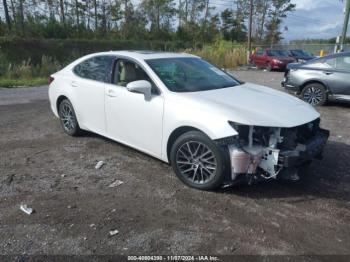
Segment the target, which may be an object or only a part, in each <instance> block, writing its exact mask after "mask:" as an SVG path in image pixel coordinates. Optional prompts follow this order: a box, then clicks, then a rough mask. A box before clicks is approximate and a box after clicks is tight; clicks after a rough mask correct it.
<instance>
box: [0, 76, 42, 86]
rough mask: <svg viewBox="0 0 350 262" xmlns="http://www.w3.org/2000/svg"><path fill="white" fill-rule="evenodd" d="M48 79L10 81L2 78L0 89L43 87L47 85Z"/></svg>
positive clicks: (0, 79)
mask: <svg viewBox="0 0 350 262" xmlns="http://www.w3.org/2000/svg"><path fill="white" fill-rule="evenodd" d="M47 81H48V80H47V78H42V77H38V78H32V79H9V78H0V87H6V88H10V87H23V86H41V85H47Z"/></svg>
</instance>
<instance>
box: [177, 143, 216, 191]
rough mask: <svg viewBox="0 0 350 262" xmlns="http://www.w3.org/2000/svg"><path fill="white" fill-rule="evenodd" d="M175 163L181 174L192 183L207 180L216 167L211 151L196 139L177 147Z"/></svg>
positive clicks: (212, 176)
mask: <svg viewBox="0 0 350 262" xmlns="http://www.w3.org/2000/svg"><path fill="white" fill-rule="evenodd" d="M176 164H177V167H178V169H179V171H180V173H181V174H182V176H183V177H184V178H185V179H186V180H188V181H189V182H191V183H194V184H205V183H207V182H209V181H210V180H212V179H213V178H214V176H215V174H216V169H217V161H216V158H215V155H214V153H213V151H212V150H211V149H210V148H209V147H207V146H206V145H205V144H203V143H200V142H198V141H188V142H186V143H184V144H182V145H181V146H180V147H179V149H178V150H177V153H176Z"/></svg>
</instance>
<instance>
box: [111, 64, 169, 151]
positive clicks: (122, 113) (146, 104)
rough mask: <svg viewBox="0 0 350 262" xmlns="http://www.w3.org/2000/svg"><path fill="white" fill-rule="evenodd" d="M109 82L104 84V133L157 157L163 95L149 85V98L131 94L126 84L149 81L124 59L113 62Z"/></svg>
mask: <svg viewBox="0 0 350 262" xmlns="http://www.w3.org/2000/svg"><path fill="white" fill-rule="evenodd" d="M113 75H114V77H113V81H112V82H113V83H112V84H108V85H106V89H105V106H106V122H107V134H108V136H109V137H111V138H112V139H115V140H117V141H119V142H121V143H125V144H127V145H129V146H132V147H134V148H137V149H139V150H141V151H144V152H146V153H148V154H150V155H153V156H156V157H159V156H160V155H161V142H162V126H163V104H164V101H163V96H162V94H161V93H160V91H159V90H158V89H157V88H156V87H155V86H154V85H153V90H152V97H151V99H149V100H146V99H145V97H144V95H143V94H140V93H132V92H129V91H128V90H127V89H126V85H127V84H128V83H130V82H133V81H137V80H147V81H150V82H151V83H152V81H151V79H150V78H149V77H148V75H147V74H146V73H145V71H144V70H143V69H142V68H141V67H140V66H139V65H138V64H137V63H134V62H132V61H129V60H126V59H118V60H117V61H116V62H115V67H114V74H113Z"/></svg>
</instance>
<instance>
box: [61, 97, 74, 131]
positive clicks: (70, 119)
mask: <svg viewBox="0 0 350 262" xmlns="http://www.w3.org/2000/svg"><path fill="white" fill-rule="evenodd" d="M60 109H61V110H60V118H61V121H62V124H63V128H64V129H65V130H66V131H67V132H72V131H73V130H74V129H75V124H76V120H75V116H74V113H73V109H72V108H71V106H70V105H69V104H67V103H64V104H63V105H62V107H61V108H60Z"/></svg>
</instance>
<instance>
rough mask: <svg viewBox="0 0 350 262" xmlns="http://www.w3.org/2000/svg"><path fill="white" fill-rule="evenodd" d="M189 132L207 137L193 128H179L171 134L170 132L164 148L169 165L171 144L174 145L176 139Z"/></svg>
mask: <svg viewBox="0 0 350 262" xmlns="http://www.w3.org/2000/svg"><path fill="white" fill-rule="evenodd" d="M189 131H199V132H201V133H203V134H205V135H207V134H206V133H205V132H203V131H202V130H200V129H198V128H195V127H193V126H180V127H178V128H176V129H175V130H174V131H173V132H171V134H170V136H169V139H168V141H167V146H166V154H167V158H168V161H169V163H170V150H171V147H172V146H173V144H174V143H175V141H176V139H177V138H178V137H180V136H181V135H183V134H185V133H187V132H189Z"/></svg>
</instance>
